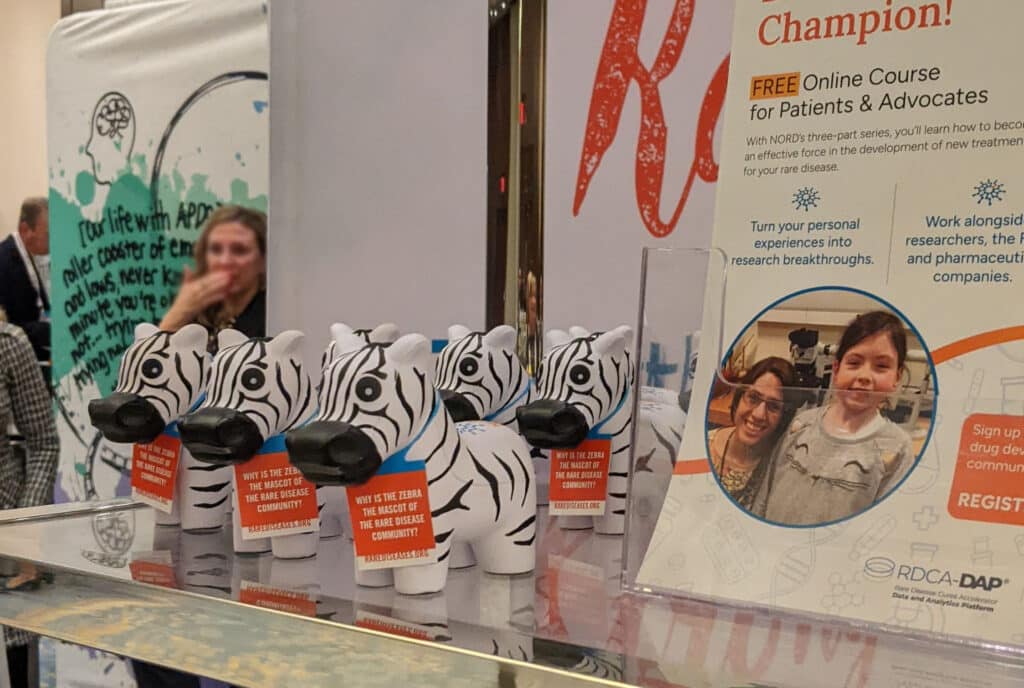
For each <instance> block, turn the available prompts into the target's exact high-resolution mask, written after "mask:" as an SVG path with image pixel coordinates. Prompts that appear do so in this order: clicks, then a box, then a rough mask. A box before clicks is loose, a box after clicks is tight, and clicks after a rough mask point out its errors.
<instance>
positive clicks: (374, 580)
mask: <svg viewBox="0 0 1024 688" xmlns="http://www.w3.org/2000/svg"><path fill="white" fill-rule="evenodd" d="M354 549H355V548H353V557H352V566H353V568H354V569H355V572H356V585H361V586H363V587H364V588H386V587H388V586H389V585H391V584H392V583H394V580H395V578H394V576H393V575H392V571H394V569H373V570H372V571H360V570H359V565H358V564H356V563H355V562H356V559H355V556H354V554H355V551H354Z"/></svg>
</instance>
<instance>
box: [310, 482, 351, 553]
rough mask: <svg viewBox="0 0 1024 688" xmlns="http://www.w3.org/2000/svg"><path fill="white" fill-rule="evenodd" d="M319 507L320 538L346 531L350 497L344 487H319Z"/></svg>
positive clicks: (317, 490)
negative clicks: (348, 497)
mask: <svg viewBox="0 0 1024 688" xmlns="http://www.w3.org/2000/svg"><path fill="white" fill-rule="evenodd" d="M316 501H317V507H318V508H319V509H320V539H321V540H322V539H325V538H331V537H338V536H339V535H341V534H343V533H344V532H345V525H344V524H345V521H347V520H348V499H347V496H346V495H345V488H344V487H335V486H331V487H318V488H317V489H316Z"/></svg>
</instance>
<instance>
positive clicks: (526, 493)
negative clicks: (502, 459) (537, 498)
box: [512, 451, 530, 506]
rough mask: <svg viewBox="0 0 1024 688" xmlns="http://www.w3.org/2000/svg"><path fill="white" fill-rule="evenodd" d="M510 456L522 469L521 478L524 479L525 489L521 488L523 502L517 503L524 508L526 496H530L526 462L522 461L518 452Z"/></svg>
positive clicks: (528, 472)
mask: <svg viewBox="0 0 1024 688" xmlns="http://www.w3.org/2000/svg"><path fill="white" fill-rule="evenodd" d="M512 456H514V457H516V461H518V462H519V467H520V468H521V469H523V477H524V478H525V479H526V487H525V488H523V500H522V501H521V502H520V503H519V506H524V505H525V504H526V496H527V495H528V494H530V471H529V470H528V469H527V468H526V461H524V460H523V457H521V456H519V452H517V451H513V452H512Z"/></svg>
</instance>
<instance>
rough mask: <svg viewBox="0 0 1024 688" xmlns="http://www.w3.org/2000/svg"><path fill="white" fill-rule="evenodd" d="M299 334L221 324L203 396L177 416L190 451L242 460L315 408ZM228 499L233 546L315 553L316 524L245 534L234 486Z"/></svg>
mask: <svg viewBox="0 0 1024 688" xmlns="http://www.w3.org/2000/svg"><path fill="white" fill-rule="evenodd" d="M303 339H304V335H303V334H302V333H301V332H297V331H295V330H290V331H287V332H283V333H281V334H279V335H278V336H276V337H274V338H273V339H269V340H268V339H266V338H262V337H258V338H253V339H249V338H247V337H246V336H245V335H244V334H242V333H241V332H238V331H236V330H222V331H221V332H220V333H219V334H218V335H217V343H218V351H217V355H216V356H214V358H213V374H212V376H211V379H210V385H209V391H208V394H207V397H206V400H205V401H204V402H203V404H202V405H201V406H200V407H199V409H198V410H197V411H195V412H194V413H191V414H189V415H188V416H186V417H185V418H183V419H182V420H181V422H179V424H178V427H179V430H180V432H181V438H182V441H183V442H184V443H185V446H186V447H188V448H189V450H190V451H191V452H192V454H193V456H195V457H196V458H197V459H199V460H200V461H206V462H209V463H211V464H216V465H221V466H234V465H236V464H242V463H244V462H246V461H248V460H249V459H251V458H252V457H253V456H255V455H256V453H257V452H258V451H260V449H261V447H263V446H264V444H265V443H266V442H267V441H268V440H270V439H272V438H275V437H277V436H278V435H281V434H283V433H284V432H286V431H288V430H290V429H292V428H294V427H295V426H297V425H299V424H300V423H302V422H304V421H306V420H308V419H309V418H310V417H311V416H312V414H313V411H314V409H315V407H316V400H315V398H314V395H313V384H312V381H311V380H310V378H309V375H308V374H307V373H306V372H305V369H304V367H303V365H302V356H301V346H302V342H303ZM318 501H319V500H318ZM232 504H233V506H234V513H233V514H232V528H233V534H234V547H235V551H236V552H266V551H267V550H268V549H272V550H273V552H274V556H276V557H280V558H284V559H296V558H302V557H310V556H313V555H314V554H316V547H317V540H318V539H319V536H318V534H317V533H316V532H309V533H300V534H298V535H281V536H277V537H273V538H257V539H249V540H246V539H243V538H242V530H241V524H240V521H239V509H238V495H237V491H234V492H233V499H232ZM268 539H269V540H270V542H269V543H268V542H267V540H268ZM268 545H269V546H268Z"/></svg>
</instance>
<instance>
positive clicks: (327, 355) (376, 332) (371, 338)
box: [320, 323, 402, 375]
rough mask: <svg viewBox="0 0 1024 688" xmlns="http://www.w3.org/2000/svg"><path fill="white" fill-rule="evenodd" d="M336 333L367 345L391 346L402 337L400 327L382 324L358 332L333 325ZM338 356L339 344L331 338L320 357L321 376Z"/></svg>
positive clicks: (341, 324) (332, 327)
mask: <svg viewBox="0 0 1024 688" xmlns="http://www.w3.org/2000/svg"><path fill="white" fill-rule="evenodd" d="M335 331H337V332H338V333H339V334H342V333H345V334H350V335H353V336H356V337H359V338H360V339H362V340H363V342H365V343H366V344H390V343H392V342H393V341H395V340H396V339H398V338H399V337H400V336H401V335H402V333H401V332H400V331H399V329H398V326H397V325H395V324H394V323H382V324H380V325H377V327H374V328H373V329H368V328H360V329H357V330H353V329H352V328H351V327H349V326H348V325H346V324H345V323H334V324H333V325H331V332H335ZM337 356H338V344H337V342H336V341H335V339H334V337H331V341H330V342H328V343H327V347H326V348H325V349H324V352H323V354H322V355H321V356H320V373H321V375H322V374H323V371H324V369H325V368H327V364H328V363H330V362H331V361H333V360H334V359H335V358H337Z"/></svg>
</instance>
